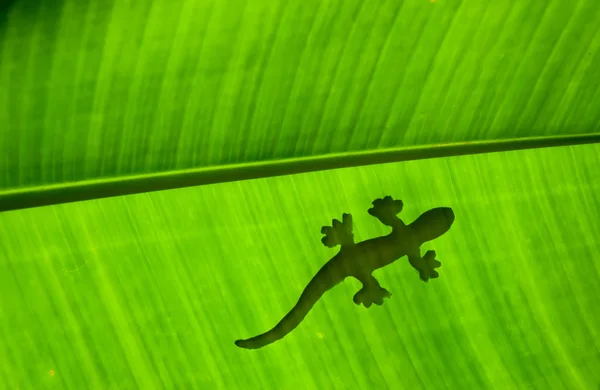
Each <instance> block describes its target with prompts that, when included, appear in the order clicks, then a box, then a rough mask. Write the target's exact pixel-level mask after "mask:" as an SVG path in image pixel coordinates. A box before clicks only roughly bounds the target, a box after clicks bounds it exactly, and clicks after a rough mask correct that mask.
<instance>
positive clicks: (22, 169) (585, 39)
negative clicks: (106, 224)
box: [0, 0, 600, 191]
mask: <svg viewBox="0 0 600 390" xmlns="http://www.w3.org/2000/svg"><path fill="white" fill-rule="evenodd" d="M0 12H1V14H0V15H2V16H0V136H1V137H2V138H0V156H1V157H0V164H1V167H2V169H1V175H0V191H2V190H8V189H15V188H23V187H25V188H27V187H38V186H46V185H53V184H61V183H70V182H78V181H81V180H95V179H98V178H115V177H122V176H125V175H139V174H154V173H156V172H169V171H173V170H185V169H192V168H201V167H214V166H221V165H223V164H240V163H249V162H258V161H273V160H281V159H287V158H298V157H311V156H319V155H327V154H329V153H342V152H343V153H345V152H353V151H364V150H377V149H380V148H404V147H412V146H423V145H437V144H440V143H444V144H448V143H455V142H472V141H493V140H504V139H513V138H520V137H548V136H557V135H561V136H566V135H573V134H590V133H595V134H597V133H598V132H600V99H599V98H598V96H599V88H598V82H599V81H600V50H598V47H599V45H600V31H599V30H598V28H597V26H598V23H600V6H598V4H597V2H595V1H587V0H579V1H577V0H573V1H564V0H552V1H524V2H518V1H508V0H501V1H495V2H490V1H477V0H474V1H459V0H436V1H430V0H375V1H358V0H350V1H348V0H325V1H323V0H308V1H283V0H269V1H266V0H260V1H242V0H230V1H217V0H154V1H149V0H145V1H133V0H127V1H125V0H123V1H115V0H78V1H75V0H13V1H9V2H7V3H6V4H5V6H4V7H3V8H0Z"/></svg>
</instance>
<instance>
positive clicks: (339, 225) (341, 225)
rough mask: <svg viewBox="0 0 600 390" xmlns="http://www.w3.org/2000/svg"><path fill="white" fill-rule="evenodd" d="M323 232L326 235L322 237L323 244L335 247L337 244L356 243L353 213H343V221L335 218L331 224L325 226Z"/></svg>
mask: <svg viewBox="0 0 600 390" xmlns="http://www.w3.org/2000/svg"><path fill="white" fill-rule="evenodd" d="M321 233H322V234H325V237H323V238H322V239H321V242H322V243H323V245H325V246H327V247H329V248H333V247H335V246H337V245H351V244H354V233H352V215H351V214H343V215H342V222H340V221H338V220H337V219H334V220H332V221H331V226H323V227H322V228H321Z"/></svg>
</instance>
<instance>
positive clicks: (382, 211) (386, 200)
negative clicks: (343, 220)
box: [367, 195, 404, 226]
mask: <svg viewBox="0 0 600 390" xmlns="http://www.w3.org/2000/svg"><path fill="white" fill-rule="evenodd" d="M403 207H404V203H403V202H402V201H401V200H396V199H393V198H392V197H391V196H389V195H388V196H385V197H383V198H379V199H375V200H374V201H373V207H371V208H370V209H369V210H368V211H367V212H368V213H369V214H370V215H372V216H373V217H375V218H377V219H379V220H380V221H381V223H383V224H384V225H388V226H391V225H393V223H394V221H395V220H397V219H398V217H397V216H396V215H398V214H399V213H400V212H401V211H402V208H403Z"/></svg>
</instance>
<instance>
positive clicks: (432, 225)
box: [410, 207, 454, 242]
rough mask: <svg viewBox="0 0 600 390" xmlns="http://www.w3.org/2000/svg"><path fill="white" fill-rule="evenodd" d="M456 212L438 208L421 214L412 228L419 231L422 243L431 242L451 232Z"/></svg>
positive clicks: (447, 208) (412, 224)
mask: <svg viewBox="0 0 600 390" xmlns="http://www.w3.org/2000/svg"><path fill="white" fill-rule="evenodd" d="M453 223H454V212H453V211H452V209H451V208H450V207H437V208H435V209H431V210H428V211H426V212H424V213H423V214H421V215H420V216H419V218H417V219H416V220H415V221H414V222H413V223H411V224H410V226H411V227H412V228H413V229H415V230H416V231H417V234H418V236H419V237H420V238H421V241H422V242H426V241H431V240H433V239H435V238H438V237H439V236H441V235H442V234H444V233H446V232H447V231H448V230H450V226H452V224H453Z"/></svg>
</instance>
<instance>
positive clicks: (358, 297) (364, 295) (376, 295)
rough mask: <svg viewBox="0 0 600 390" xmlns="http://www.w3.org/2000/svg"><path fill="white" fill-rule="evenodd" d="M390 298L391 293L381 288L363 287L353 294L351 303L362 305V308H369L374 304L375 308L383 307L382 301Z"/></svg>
mask: <svg viewBox="0 0 600 390" xmlns="http://www.w3.org/2000/svg"><path fill="white" fill-rule="evenodd" d="M391 296H392V293H391V292H389V291H388V290H386V289H385V288H383V287H371V288H365V287H363V288H361V289H360V290H359V291H358V292H357V293H356V294H354V298H353V301H354V303H356V304H357V305H360V304H362V305H363V306H364V307H367V308H369V307H371V305H372V304H376V305H377V306H381V305H383V300H384V299H385V298H390V297H391Z"/></svg>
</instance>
